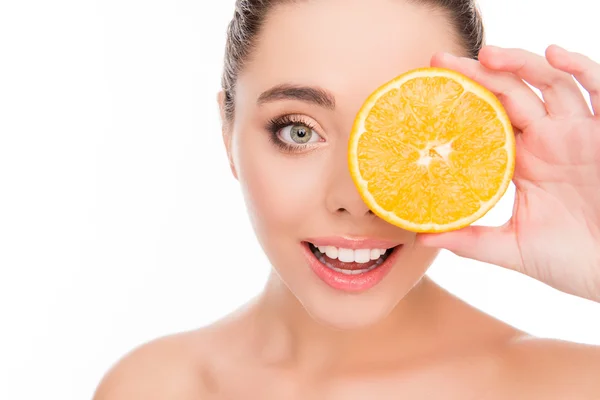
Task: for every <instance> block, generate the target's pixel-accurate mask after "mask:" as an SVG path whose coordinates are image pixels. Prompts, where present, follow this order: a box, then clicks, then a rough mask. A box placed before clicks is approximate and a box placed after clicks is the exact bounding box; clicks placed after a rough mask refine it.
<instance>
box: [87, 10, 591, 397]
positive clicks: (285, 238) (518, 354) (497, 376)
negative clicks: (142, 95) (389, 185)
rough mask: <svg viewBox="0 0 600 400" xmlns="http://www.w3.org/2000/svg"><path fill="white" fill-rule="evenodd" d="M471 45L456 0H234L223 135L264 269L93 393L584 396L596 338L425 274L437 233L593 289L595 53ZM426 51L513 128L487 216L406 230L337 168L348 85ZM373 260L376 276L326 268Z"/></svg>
mask: <svg viewBox="0 0 600 400" xmlns="http://www.w3.org/2000/svg"><path fill="white" fill-rule="evenodd" d="M482 46H483V28H482V24H481V18H480V16H479V14H478V13H477V11H476V8H475V5H474V4H473V3H472V2H471V1H470V0H397V1H390V0H368V1H367V0H353V1H348V0H318V1H317V0H315V1H310V2H308V1H282V0H279V1H266V0H238V2H237V9H236V13H235V16H234V19H233V21H232V23H231V25H230V28H229V31H228V41H227V49H226V62H225V71H224V78H223V91H222V92H221V94H220V96H219V104H220V106H221V110H222V118H223V138H224V143H225V148H226V150H227V155H228V157H229V162H230V166H231V171H232V173H233V175H234V177H235V178H236V179H238V180H239V182H240V185H241V187H242V191H243V194H244V197H245V200H246V204H247V206H248V211H249V214H250V217H251V221H252V223H253V226H254V229H255V231H256V234H257V237H258V239H259V241H260V243H261V245H262V247H263V248H264V251H265V252H266V254H267V256H268V258H269V260H270V262H271V264H272V266H273V273H272V274H271V276H270V278H269V280H268V283H267V285H266V287H265V289H264V292H263V293H262V294H261V295H260V296H259V297H258V298H257V299H255V300H254V301H252V302H251V303H249V304H248V305H247V306H245V307H244V308H243V309H241V310H238V311H237V312H236V313H234V314H232V315H230V316H228V317H227V318H224V319H223V320H221V321H219V322H218V323H216V324H214V325H212V326H210V327H207V328H204V329H201V330H199V331H194V332H187V333H182V334H179V335H173V336H169V337H166V338H161V339H158V340H156V341H153V342H152V343H149V344H146V345H144V346H142V347H141V348H139V349H136V350H135V351H133V352H132V353H131V354H129V355H127V356H126V357H125V358H124V359H123V360H121V361H120V362H119V363H118V364H117V366H116V367H115V368H113V369H112V370H111V371H110V372H109V373H108V374H107V376H106V377H105V379H104V380H103V382H102V383H101V384H100V387H99V388H98V390H97V393H96V399H97V400H119V399H286V400H287V399H338V398H339V399H342V398H343V399H397V398H408V399H437V398H440V399H461V400H464V399H484V398H485V399H567V398H570V399H571V398H577V399H598V398H600V379H598V378H600V349H598V348H594V347H592V346H583V345H576V344H570V343H563V342H558V341H552V340H541V339H535V338H532V337H529V336H528V335H526V334H524V333H523V332H520V331H518V330H516V329H514V328H513V327H511V326H508V325H505V324H504V323H502V322H500V321H498V320H496V319H494V318H492V317H490V316H488V315H486V314H484V313H482V312H480V311H478V310H476V309H474V308H472V307H470V306H469V305H467V304H466V303H464V302H462V301H460V300H459V299H457V298H455V297H453V296H452V295H450V294H449V293H447V292H446V291H444V290H442V289H441V288H440V287H438V286H437V285H435V284H434V283H433V282H432V281H430V280H429V279H427V278H426V277H424V274H425V272H426V270H427V269H428V267H429V266H430V265H431V263H432V261H433V260H434V258H435V257H436V255H437V253H438V251H439V249H440V248H446V249H449V250H451V251H453V252H455V253H457V254H459V255H461V256H464V257H469V258H472V259H476V260H480V261H484V262H488V263H494V264H497V265H500V266H503V267H506V268H511V269H514V270H517V271H520V272H521V273H524V274H527V275H529V276H531V277H533V278H536V279H538V280H540V281H542V282H545V283H547V284H549V285H551V286H553V287H555V288H557V289H559V290H562V291H564V292H566V293H569V294H572V295H576V296H580V297H584V298H587V299H590V300H593V301H600V181H599V180H600V153H599V149H600V119H599V117H598V112H599V111H600V94H599V93H600V65H598V64H596V63H594V62H593V61H591V60H590V59H588V58H586V57H585V56H583V55H580V54H575V53H571V52H568V51H566V50H563V49H561V48H559V47H557V46H551V47H549V48H548V50H547V53H546V55H545V57H543V56H538V55H534V54H531V53H528V52H526V51H523V50H519V49H501V48H495V47H483V48H482ZM451 54H453V55H451ZM478 57H479V60H477V58H478ZM429 65H433V66H439V67H445V68H450V69H454V70H457V71H460V72H462V73H464V74H466V75H468V76H470V77H472V78H473V79H475V80H477V81H479V82H480V83H481V84H483V85H484V86H486V87H488V88H489V89H490V90H492V91H493V92H495V93H496V94H497V95H498V97H499V98H500V99H501V101H502V102H503V104H504V105H505V107H506V109H507V112H508V113H509V116H510V118H511V120H512V122H513V125H514V126H515V128H516V130H517V142H518V150H517V170H516V173H515V178H514V183H515V186H516V188H517V196H516V201H515V207H514V211H513V217H512V219H511V221H510V223H508V224H507V225H506V226H504V227H501V228H483V227H470V228H467V229H464V230H461V231H457V232H452V233H446V234H439V235H427V236H426V235H416V234H414V233H411V232H407V231H403V230H400V229H398V228H396V227H394V226H391V225H389V224H387V223H386V222H384V221H383V220H381V219H378V218H377V217H376V216H374V215H373V214H372V213H371V212H370V210H369V209H368V208H367V207H366V206H365V204H364V203H363V202H362V201H361V199H360V196H359V194H358V193H357V191H356V189H355V187H354V185H353V183H352V180H351V178H350V176H349V173H348V168H347V162H346V154H347V140H348V134H349V132H350V128H351V125H352V122H353V120H354V116H355V115H356V112H357V111H358V109H359V107H360V106H361V104H362V102H363V101H364V99H365V98H366V97H367V96H368V95H369V94H370V93H371V92H372V91H373V90H374V89H375V88H376V87H378V86H379V85H380V84H381V83H383V82H386V81H387V80H389V79H391V78H393V77H395V76H397V75H399V74H400V73H402V72H405V71H407V70H410V69H413V68H416V67H423V66H429ZM573 76H574V77H575V78H576V79H577V80H578V81H579V82H580V83H581V84H582V85H583V87H584V88H585V89H586V91H587V93H589V95H591V103H592V105H593V110H590V108H589V107H588V105H587V103H586V101H585V98H584V95H583V94H582V92H581V91H580V90H579V89H578V87H577V85H576V83H575V80H574V79H573ZM523 80H524V81H527V82H529V83H530V84H531V85H533V86H535V87H537V88H539V89H540V90H541V93H542V95H543V99H540V98H539V97H537V96H536V95H535V94H534V92H532V91H531V89H530V88H529V87H528V86H527V85H526V84H525V83H524V82H523ZM594 113H595V114H594ZM317 249H320V253H324V254H325V256H324V257H321V256H320V255H319V254H320V253H317ZM367 251H368V254H369V257H370V258H371V260H370V263H362V264H361V265H362V266H363V267H361V268H358V267H357V265H359V263H357V262H354V261H358V258H360V257H363V256H364V254H361V253H365V254H366V252H367ZM317 256H319V258H317ZM316 263H322V264H323V263H324V264H325V265H326V267H327V268H329V269H330V270H332V271H334V272H335V274H337V275H335V274H334V273H333V272H332V273H331V274H333V275H330V276H334V279H321V278H322V274H321V275H320V274H317V273H315V269H316V268H314V267H315V265H317V264H316ZM386 263H393V265H392V268H391V269H390V270H389V272H388V273H387V274H386V275H385V276H383V277H382V279H380V280H378V281H376V282H373V281H369V282H362V283H363V284H354V285H344V284H339V283H340V282H341V281H342V280H343V279H342V277H343V276H348V274H350V272H348V270H353V272H352V274H354V275H352V276H356V277H357V279H356V280H355V281H353V282H359V283H360V282H361V275H364V274H367V272H366V271H365V270H366V269H371V268H381V266H382V265H384V264H386ZM334 268H335V269H337V271H336V270H335V269H334ZM317 269H318V268H317ZM357 269H358V271H357ZM364 276H367V275H364ZM369 276H371V275H369ZM335 277H337V278H335ZM338 278H339V279H338ZM363 281H364V280H363Z"/></svg>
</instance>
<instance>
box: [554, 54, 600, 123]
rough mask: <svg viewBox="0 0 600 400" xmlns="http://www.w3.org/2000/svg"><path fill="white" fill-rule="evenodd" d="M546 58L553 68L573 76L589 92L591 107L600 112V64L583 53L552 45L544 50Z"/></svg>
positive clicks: (597, 113)
mask: <svg viewBox="0 0 600 400" xmlns="http://www.w3.org/2000/svg"><path fill="white" fill-rule="evenodd" d="M546 58H547V59H548V62H549V63H550V65H552V66H553V67H554V68H557V69H560V70H561V71H565V72H567V73H569V74H572V75H574V76H575V79H577V81H579V83H581V86H583V88H584V89H585V90H587V92H588V93H589V94H590V101H591V103H592V108H593V110H594V113H595V114H596V115H599V113H600V64H599V63H597V62H595V61H593V60H592V59H590V58H589V57H587V56H584V55H583V54H579V53H574V52H571V51H567V50H565V49H563V48H562V47H559V46H556V45H552V46H550V47H548V50H546Z"/></svg>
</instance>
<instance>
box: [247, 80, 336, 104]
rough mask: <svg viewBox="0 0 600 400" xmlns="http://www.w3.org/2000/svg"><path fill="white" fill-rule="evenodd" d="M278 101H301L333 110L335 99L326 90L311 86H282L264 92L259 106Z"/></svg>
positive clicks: (260, 97)
mask: <svg viewBox="0 0 600 400" xmlns="http://www.w3.org/2000/svg"><path fill="white" fill-rule="evenodd" d="M277 100H300V101H304V102H307V103H312V104H316V105H318V106H321V107H324V108H328V109H331V110H333V109H334V108H335V97H334V96H333V95H332V94H331V93H330V92H328V91H327V90H325V89H321V88H318V87H310V86H298V85H290V84H282V85H277V86H274V87H272V88H271V89H269V90H266V91H264V92H263V93H262V94H261V95H260V96H259V97H258V101H257V103H258V105H262V104H265V103H269V102H273V101H277Z"/></svg>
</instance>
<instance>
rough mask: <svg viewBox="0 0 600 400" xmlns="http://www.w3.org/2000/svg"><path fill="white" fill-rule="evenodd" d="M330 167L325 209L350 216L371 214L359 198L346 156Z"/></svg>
mask: <svg viewBox="0 0 600 400" xmlns="http://www.w3.org/2000/svg"><path fill="white" fill-rule="evenodd" d="M340 158H341V159H338V162H337V163H336V165H335V166H333V168H332V169H330V171H331V174H330V178H329V182H328V188H327V195H326V203H327V209H328V211H329V212H331V213H332V214H338V215H346V216H351V217H358V218H360V217H365V216H373V215H374V214H373V212H372V211H371V210H370V209H369V207H367V205H366V204H365V202H364V201H363V199H362V198H361V196H360V194H359V193H358V190H357V189H356V186H355V185H354V181H353V180H352V177H351V176H350V171H349V170H348V164H347V161H346V157H345V156H344V157H340Z"/></svg>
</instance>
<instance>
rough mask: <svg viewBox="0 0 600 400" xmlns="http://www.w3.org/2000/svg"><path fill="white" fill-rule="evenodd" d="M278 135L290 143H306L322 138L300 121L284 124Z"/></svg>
mask: <svg viewBox="0 0 600 400" xmlns="http://www.w3.org/2000/svg"><path fill="white" fill-rule="evenodd" d="M279 137H280V138H281V140H282V141H284V142H287V143H291V144H306V143H313V142H318V141H320V140H322V139H321V136H319V134H318V133H316V132H315V131H314V129H312V128H311V127H309V126H307V125H304V124H301V123H294V124H290V125H287V126H284V127H283V128H281V130H280V131H279Z"/></svg>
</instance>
